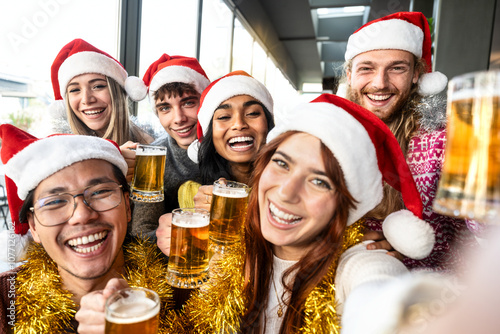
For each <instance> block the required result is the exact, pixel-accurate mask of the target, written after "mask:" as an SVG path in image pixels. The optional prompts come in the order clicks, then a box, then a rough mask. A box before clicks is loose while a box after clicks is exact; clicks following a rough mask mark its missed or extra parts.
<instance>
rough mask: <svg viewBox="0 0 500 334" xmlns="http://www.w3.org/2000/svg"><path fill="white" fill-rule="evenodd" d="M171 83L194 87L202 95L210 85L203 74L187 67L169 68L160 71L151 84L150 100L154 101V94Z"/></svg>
mask: <svg viewBox="0 0 500 334" xmlns="http://www.w3.org/2000/svg"><path fill="white" fill-rule="evenodd" d="M171 82H183V83H186V84H190V85H193V86H194V88H195V89H196V91H197V92H198V93H199V94H200V95H201V93H203V91H204V90H205V88H207V86H208V85H209V84H210V80H208V79H207V78H206V77H205V76H204V75H202V74H201V73H199V72H197V71H195V70H193V69H192V68H189V67H187V66H167V67H164V68H162V69H161V70H159V71H158V72H157V73H156V74H155V75H154V77H153V79H152V80H151V83H150V84H149V99H150V101H153V94H154V93H155V92H156V91H157V90H158V89H159V88H160V87H161V86H163V85H165V84H167V83H171Z"/></svg>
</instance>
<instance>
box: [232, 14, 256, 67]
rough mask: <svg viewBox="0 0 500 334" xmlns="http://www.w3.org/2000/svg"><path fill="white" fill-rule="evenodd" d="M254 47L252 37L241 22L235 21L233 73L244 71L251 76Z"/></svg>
mask: <svg viewBox="0 0 500 334" xmlns="http://www.w3.org/2000/svg"><path fill="white" fill-rule="evenodd" d="M252 47H253V38H252V36H250V34H249V33H248V31H246V29H245V27H243V26H242V25H241V22H240V20H238V19H236V20H235V21H234V38H233V68H232V70H231V71H237V70H243V71H246V72H247V73H249V74H250V73H251V72H252Z"/></svg>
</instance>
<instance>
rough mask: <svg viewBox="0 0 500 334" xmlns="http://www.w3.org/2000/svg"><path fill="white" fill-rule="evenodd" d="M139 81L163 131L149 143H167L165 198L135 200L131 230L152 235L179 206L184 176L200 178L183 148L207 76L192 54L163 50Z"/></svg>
mask: <svg viewBox="0 0 500 334" xmlns="http://www.w3.org/2000/svg"><path fill="white" fill-rule="evenodd" d="M143 81H144V83H145V84H146V86H147V87H148V96H149V100H150V103H151V105H152V106H153V109H154V112H155V114H156V115H157V116H158V118H159V120H160V123H161V124H162V125H163V128H164V129H165V131H166V133H165V135H164V136H162V137H160V138H158V139H157V140H155V141H154V142H153V143H152V145H159V146H165V147H167V159H166V163H165V180H164V182H165V183H164V187H165V188H164V191H165V200H164V201H163V202H160V203H139V202H138V203H136V205H135V208H134V215H133V219H132V226H131V233H132V234H139V235H140V234H143V235H147V236H149V237H152V238H153V239H154V238H156V236H155V231H156V228H157V227H158V219H159V218H160V216H161V215H163V214H165V213H169V212H171V211H172V210H173V209H175V208H178V207H179V203H178V194H177V193H178V189H179V187H180V185H181V184H183V183H184V182H185V181H187V180H195V181H198V182H199V181H200V174H199V169H198V165H197V164H196V163H194V162H193V161H192V160H191V159H189V157H188V155H187V148H188V147H189V145H190V144H191V143H192V142H193V141H194V140H195V139H196V138H197V133H196V124H197V121H198V116H197V112H198V107H199V105H200V96H201V93H202V92H203V90H204V89H205V88H206V87H207V86H208V85H209V84H210V80H209V79H208V77H207V75H206V74H205V71H204V70H203V68H202V67H201V65H200V63H199V62H198V60H196V59H195V58H190V57H184V56H169V55H167V54H163V55H162V56H161V57H160V58H159V59H158V60H156V61H155V62H154V63H153V64H151V65H150V66H149V68H148V70H147V71H146V74H145V75H144V78H143Z"/></svg>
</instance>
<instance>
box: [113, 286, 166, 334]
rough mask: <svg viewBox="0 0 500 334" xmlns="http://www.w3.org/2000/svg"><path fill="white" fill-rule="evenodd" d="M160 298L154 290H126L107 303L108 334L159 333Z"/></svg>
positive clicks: (114, 295) (117, 293)
mask: <svg viewBox="0 0 500 334" xmlns="http://www.w3.org/2000/svg"><path fill="white" fill-rule="evenodd" d="M159 312H160V298H159V296H158V294H157V293H156V292H154V291H152V290H149V289H145V288H126V289H122V290H118V291H117V292H115V293H114V294H112V295H111V296H110V297H109V298H108V299H107V301H106V306H105V313H106V325H105V333H106V334H127V333H141V334H156V333H158V324H159Z"/></svg>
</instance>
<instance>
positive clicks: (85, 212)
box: [68, 196, 99, 224]
mask: <svg viewBox="0 0 500 334" xmlns="http://www.w3.org/2000/svg"><path fill="white" fill-rule="evenodd" d="M98 216H99V213H98V212H96V211H94V210H92V208H90V207H88V206H87V205H86V204H85V202H84V201H83V196H77V197H75V209H74V211H73V216H71V218H70V219H69V220H68V223H69V224H87V223H88V222H90V221H93V220H95V219H97V217H98Z"/></svg>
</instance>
